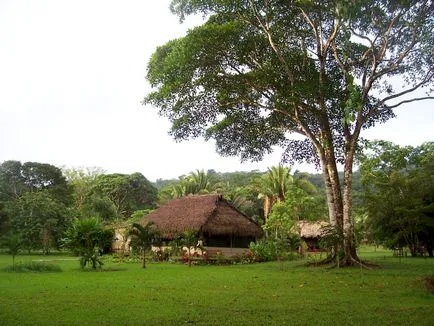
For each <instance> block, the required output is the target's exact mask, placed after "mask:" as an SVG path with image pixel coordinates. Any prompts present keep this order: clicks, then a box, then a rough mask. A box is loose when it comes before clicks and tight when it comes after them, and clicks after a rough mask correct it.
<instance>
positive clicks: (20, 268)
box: [4, 261, 62, 273]
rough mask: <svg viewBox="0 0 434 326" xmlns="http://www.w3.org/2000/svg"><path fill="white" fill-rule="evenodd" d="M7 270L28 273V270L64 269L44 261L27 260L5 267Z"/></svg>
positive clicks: (55, 270) (44, 271)
mask: <svg viewBox="0 0 434 326" xmlns="http://www.w3.org/2000/svg"><path fill="white" fill-rule="evenodd" d="M4 270H5V271H6V272H15V273H27V272H40V273H46V272H61V271H62V269H61V268H60V267H59V266H57V265H54V264H47V263H44V262H33V261H32V262H25V263H19V264H15V265H13V266H7V267H6V268H4Z"/></svg>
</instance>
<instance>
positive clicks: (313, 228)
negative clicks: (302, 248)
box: [297, 220, 330, 251]
mask: <svg viewBox="0 0 434 326" xmlns="http://www.w3.org/2000/svg"><path fill="white" fill-rule="evenodd" d="M329 225H330V224H329V223H328V222H324V221H315V222H310V221H303V220H302V221H298V222H297V228H298V230H299V234H300V238H301V239H302V240H303V241H305V242H306V244H307V246H308V250H310V251H315V250H318V249H319V241H320V240H321V237H322V236H323V234H324V227H327V226H329Z"/></svg>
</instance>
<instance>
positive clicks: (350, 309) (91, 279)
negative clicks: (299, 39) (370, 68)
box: [0, 248, 434, 325]
mask: <svg viewBox="0 0 434 326" xmlns="http://www.w3.org/2000/svg"><path fill="white" fill-rule="evenodd" d="M360 255H361V256H362V257H365V258H367V259H369V260H370V261H375V262H377V263H379V264H381V265H382V268H381V269H376V270H369V271H367V270H363V271H361V270H360V269H358V268H353V269H330V268H324V267H316V268H313V267H310V268H307V267H303V266H300V263H301V262H300V261H295V262H286V263H262V264H254V265H232V266H193V267H191V268H189V267H188V266H183V265H178V264H170V263H149V264H148V266H147V268H146V269H142V268H140V264H115V263H110V264H106V265H105V266H104V268H105V269H106V271H104V270H103V271H101V272H83V271H81V270H79V269H78V261H76V260H62V259H73V257H64V256H58V255H56V256H45V257H44V256H18V257H17V259H16V260H17V261H18V262H19V261H29V260H36V259H54V260H55V261H53V263H54V264H58V265H59V266H61V268H62V270H63V272H60V273H8V272H5V271H0V325H181V324H197V325H333V324H335V325H434V294H431V293H429V292H428V291H427V290H426V289H425V288H424V286H423V277H424V276H427V275H433V274H434V259H428V258H402V259H401V261H400V260H399V259H398V258H394V257H392V254H391V253H390V252H386V251H377V252H373V251H372V250H369V249H366V248H365V250H364V251H361V253H360ZM11 262H12V258H11V257H10V256H7V255H0V269H2V268H3V267H5V266H6V265H10V264H11Z"/></svg>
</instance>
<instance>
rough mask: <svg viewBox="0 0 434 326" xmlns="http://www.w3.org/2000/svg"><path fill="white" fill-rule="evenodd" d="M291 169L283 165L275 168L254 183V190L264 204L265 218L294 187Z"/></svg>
mask: <svg viewBox="0 0 434 326" xmlns="http://www.w3.org/2000/svg"><path fill="white" fill-rule="evenodd" d="M290 172H291V169H290V168H287V167H284V166H282V165H278V166H273V167H271V168H269V169H268V171H267V173H265V174H263V175H262V176H260V177H259V178H257V179H255V180H254V182H253V188H254V189H255V190H256V191H257V192H258V198H259V199H261V200H262V202H263V210H264V218H265V219H267V216H268V214H269V213H270V212H271V209H272V207H273V205H274V204H275V203H279V202H282V201H284V200H285V198H286V193H287V192H288V190H289V189H290V187H291V186H292V185H293V183H294V180H293V177H292V176H291V174H290Z"/></svg>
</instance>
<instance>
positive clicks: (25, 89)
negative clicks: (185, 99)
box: [0, 0, 434, 181]
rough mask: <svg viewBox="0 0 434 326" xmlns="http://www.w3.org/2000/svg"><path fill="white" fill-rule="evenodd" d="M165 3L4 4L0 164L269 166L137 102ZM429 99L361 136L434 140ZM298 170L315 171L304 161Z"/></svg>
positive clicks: (174, 23) (52, 0)
mask: <svg viewBox="0 0 434 326" xmlns="http://www.w3.org/2000/svg"><path fill="white" fill-rule="evenodd" d="M169 3H170V1H169V0H158V1H149V0H123V1H121V0H118V1H110V0H27V1H25V0H0V90H1V91H0V121H1V128H0V162H2V161H5V160H20V161H22V162H25V161H35V162H44V163H50V164H53V165H56V166H67V167H78V166H85V167H86V166H88V167H90V166H97V167H101V168H103V169H105V170H106V171H108V172H120V173H132V172H141V173H143V174H144V175H145V176H146V177H147V178H148V179H150V180H152V181H154V180H155V179H157V178H176V177H178V176H180V175H182V174H187V173H189V172H190V171H193V170H195V169H205V170H206V169H215V170H217V171H222V172H223V171H235V170H252V169H260V170H265V169H266V168H267V167H269V166H271V165H276V164H278V163H279V159H280V153H278V152H276V153H275V154H274V155H271V156H269V157H267V158H266V159H265V160H264V161H262V162H260V163H243V164H241V163H240V161H239V159H238V158H222V157H220V156H218V155H217V154H216V153H215V147H214V144H213V143H212V142H208V143H207V142H204V141H202V140H195V141H189V142H184V143H176V142H174V141H173V140H172V138H171V137H170V136H168V134H167V132H168V129H169V123H168V121H167V120H166V119H165V118H162V117H159V116H158V114H157V109H155V108H152V107H149V106H146V107H145V106H143V105H141V101H142V99H143V97H144V96H145V94H146V93H147V92H149V90H150V88H149V85H148V84H147V83H146V81H145V69H146V64H147V61H148V59H149V57H150V56H151V54H152V53H153V51H154V50H155V48H156V47H157V46H158V45H162V44H164V43H165V42H167V41H168V40H170V39H173V38H176V37H179V36H182V35H184V34H185V32H186V30H187V29H188V27H191V26H193V25H194V24H195V23H198V22H199V20H198V19H196V20H191V19H190V20H187V21H186V23H184V24H179V22H178V19H177V17H175V16H173V15H171V13H170V11H169V9H168V7H169ZM432 106H433V103H430V102H418V103H413V104H410V105H408V106H407V107H405V108H402V109H400V110H398V111H397V113H398V118H397V119H395V120H393V121H390V122H388V123H386V124H385V125H382V126H379V127H376V128H375V129H373V130H370V131H369V132H368V133H366V134H364V136H367V137H369V138H371V139H373V138H381V139H387V140H390V141H393V142H395V143H397V144H400V145H419V144H421V143H422V142H424V141H432V140H434V110H433V107H432ZM298 168H299V169H301V170H304V171H308V172H313V171H314V170H313V168H311V167H308V166H298Z"/></svg>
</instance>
